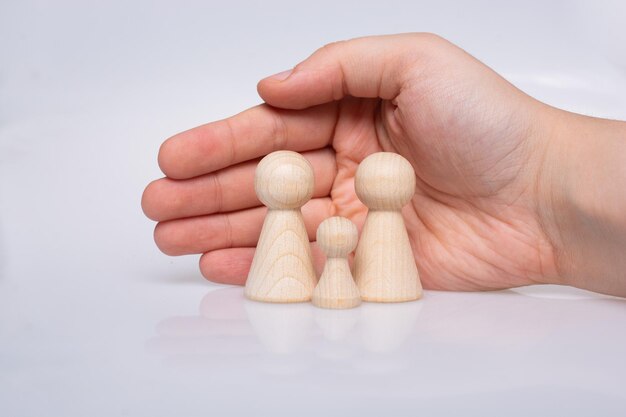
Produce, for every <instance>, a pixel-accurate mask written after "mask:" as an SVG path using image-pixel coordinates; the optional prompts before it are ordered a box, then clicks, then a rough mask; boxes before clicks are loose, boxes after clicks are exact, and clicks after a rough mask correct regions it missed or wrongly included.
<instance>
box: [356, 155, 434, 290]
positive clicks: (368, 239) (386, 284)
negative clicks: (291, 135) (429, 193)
mask: <svg viewBox="0 0 626 417" xmlns="http://www.w3.org/2000/svg"><path fill="white" fill-rule="evenodd" d="M355 190H356V193H357V196H358V197H359V199H360V200H361V201H362V202H363V204H365V205H366V206H367V207H368V209H369V211H368V213H367V217H366V219H365V224H364V225H363V230H362V231H361V239H360V241H359V245H358V246H357V249H356V254H355V259H354V262H355V265H354V278H355V281H356V284H357V286H358V288H359V291H360V293H361V299H363V300H364V301H375V302H401V301H411V300H416V299H418V298H420V297H421V296H422V285H421V283H420V280H419V276H418V272H417V266H416V265H415V255H414V254H413V251H412V249H411V244H410V242H409V236H408V234H407V231H406V226H405V224H404V219H403V218H402V214H401V209H402V207H403V206H404V205H406V204H407V203H408V202H409V201H410V200H411V198H412V197H413V195H414V194H415V171H413V167H412V166H411V164H410V163H409V161H407V160H406V159H404V158H403V157H402V156H400V155H398V154H395V153H390V152H379V153H375V154H372V155H370V156H368V157H367V158H365V159H364V160H363V162H361V164H360V165H359V167H358V169H357V172H356V177H355Z"/></svg>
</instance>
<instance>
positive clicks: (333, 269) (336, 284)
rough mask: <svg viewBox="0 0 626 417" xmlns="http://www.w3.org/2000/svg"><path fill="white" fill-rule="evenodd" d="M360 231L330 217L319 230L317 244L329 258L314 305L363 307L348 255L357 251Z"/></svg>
mask: <svg viewBox="0 0 626 417" xmlns="http://www.w3.org/2000/svg"><path fill="white" fill-rule="evenodd" d="M358 235H359V232H358V230H357V228H356V226H355V225H354V223H352V222H351V221H350V220H348V219H346V218H344V217H330V218H328V219H326V220H324V221H323V222H322V223H321V224H320V225H319V227H318V228H317V244H318V246H319V247H320V248H321V249H322V252H324V254H325V255H326V264H325V265H324V271H323V272H322V276H321V278H320V281H319V283H318V284H317V287H315V291H314V292H313V304H314V305H316V306H317V307H323V308H352V307H356V306H358V305H359V304H361V297H360V296H359V289H358V288H357V286H356V284H355V283H354V279H353V278H352V273H351V272H350V265H349V264H348V254H349V253H350V252H352V251H353V250H354V248H355V247H356V243H357V240H358Z"/></svg>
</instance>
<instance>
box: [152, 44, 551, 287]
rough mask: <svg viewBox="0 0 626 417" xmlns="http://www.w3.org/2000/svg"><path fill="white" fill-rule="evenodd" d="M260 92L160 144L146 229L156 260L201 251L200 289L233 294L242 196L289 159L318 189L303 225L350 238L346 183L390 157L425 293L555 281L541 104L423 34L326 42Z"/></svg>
mask: <svg viewBox="0 0 626 417" xmlns="http://www.w3.org/2000/svg"><path fill="white" fill-rule="evenodd" d="M259 93H260V94H261V96H262V97H263V98H264V99H265V101H266V103H268V104H264V105H261V106H258V107H255V108H252V109H250V110H247V111H245V112H243V113H241V114H239V115H236V116H233V117H232V118H229V119H226V120H222V121H218V122H214V123H210V124H208V125H204V126H201V127H198V128H195V129H192V130H190V131H187V132H184V133H181V134H179V135H176V136H175V137H173V138H171V139H169V140H168V141H166V142H165V143H164V144H163V146H162V148H161V152H160V154H159V163H160V165H161V168H162V169H163V171H164V172H165V174H166V175H167V178H164V179H160V180H157V181H155V182H153V183H151V184H150V185H149V186H148V187H147V189H146V191H145V193H144V197H143V207H144V211H145V212H146V214H147V215H148V216H149V217H150V218H152V219H154V220H157V221H159V222H160V223H159V224H158V225H157V228H156V230H155V240H156V242H157V244H158V246H159V247H160V248H161V250H163V251H164V252H165V253H167V254H171V255H182V254H190V253H203V254H204V255H203V256H202V258H201V261H200V266H201V270H202V273H203V275H204V276H205V277H207V278H209V279H211V280H214V281H219V282H228V283H243V282H245V278H246V276H247V272H248V269H249V267H250V262H251V260H252V256H253V253H254V246H255V245H256V241H257V239H258V236H259V233H260V230H261V226H262V222H263V218H264V214H265V209H264V208H263V207H262V206H261V205H260V202H259V201H258V199H257V198H256V196H255V194H254V190H253V176H254V169H255V167H256V163H257V162H258V159H259V158H260V157H262V156H264V155H266V154H267V153H269V152H272V151H274V150H278V149H289V150H294V151H299V152H302V153H303V155H304V156H305V157H307V159H309V161H310V162H311V164H312V165H313V168H314V171H315V177H316V178H315V179H316V187H315V193H314V198H313V200H311V201H310V202H309V203H307V205H306V206H305V207H304V208H303V213H304V217H305V221H306V223H307V229H308V232H309V236H310V237H311V238H314V236H315V230H316V228H317V225H318V224H319V223H320V222H321V221H322V220H324V219H325V218H326V217H328V216H330V215H341V216H345V217H348V218H350V219H351V220H353V221H354V222H355V223H356V224H357V226H359V228H360V227H361V226H362V224H363V221H364V219H365V214H366V212H367V209H366V207H364V206H363V205H362V203H361V202H360V201H359V200H358V199H357V197H356V194H355V192H354V174H355V172H356V169H357V167H358V164H359V163H360V162H361V161H362V160H363V159H364V158H365V157H366V156H367V155H369V154H371V153H373V152H378V151H390V152H397V153H399V154H401V155H403V156H404V157H405V158H407V159H408V160H409V161H410V162H411V164H412V165H413V167H414V168H415V172H416V175H417V189H416V195H415V197H414V198H413V199H412V201H411V203H410V204H408V205H407V206H406V207H405V208H404V210H403V214H404V217H405V222H406V225H407V229H408V232H409V236H410V239H411V243H412V247H413V250H414V253H415V257H416V261H417V265H418V269H419V272H420V277H421V279H422V283H423V284H424V287H426V288H437V289H456V290H478V289H495V288H508V287H513V286H519V285H525V284H530V283H534V282H545V281H548V280H549V279H550V278H553V277H554V276H555V275H556V260H555V254H554V252H555V251H554V249H553V247H552V245H551V244H550V242H549V239H548V238H547V237H546V233H545V232H544V231H543V229H542V226H541V224H542V222H541V217H540V213H539V211H538V210H539V209H538V205H537V201H538V198H539V197H540V196H539V194H541V193H543V192H544V190H543V189H542V184H541V183H540V181H539V176H538V174H539V172H540V170H541V169H542V166H541V161H542V155H543V153H544V152H545V147H546V146H547V145H546V141H545V135H546V133H545V132H544V131H543V130H542V129H541V126H542V120H541V117H540V116H539V114H540V113H541V114H545V113H546V112H539V109H540V108H544V107H545V106H544V105H543V104H541V103H539V102H537V101H535V100H533V99H532V98H530V97H528V96H526V95H525V94H523V93H522V92H520V91H519V90H517V89H516V88H515V87H513V86H512V85H510V84H509V83H507V82H506V81H505V80H504V79H502V78H501V77H499V76H498V75H497V74H496V73H494V72H493V71H491V70H490V69H489V68H488V67H486V66H484V65H483V64H481V63H480V62H478V61H477V60H475V59H474V58H472V57H471V56H469V55H468V54H466V53H465V52H464V51H462V50H461V49H459V48H457V47H455V46H454V45H452V44H450V43H448V42H446V41H444V40H442V39H440V38H438V37H435V36H432V35H425V34H412V35H396V36H388V37H376V38H362V39H357V40H353V41H348V42H342V43H337V44H331V45H329V46H326V47H324V48H322V49H320V50H318V51H317V52H316V53H315V54H313V55H312V56H311V57H309V58H308V59H307V60H305V61H304V62H303V63H301V64H299V65H298V66H297V67H296V68H295V69H294V71H292V72H291V73H289V74H280V75H278V76H277V77H274V78H268V79H265V80H263V81H262V82H261V83H260V84H259ZM544 110H545V108H544ZM548 113H549V112H548ZM542 117H546V116H542ZM318 255H319V254H318ZM318 261H319V256H318Z"/></svg>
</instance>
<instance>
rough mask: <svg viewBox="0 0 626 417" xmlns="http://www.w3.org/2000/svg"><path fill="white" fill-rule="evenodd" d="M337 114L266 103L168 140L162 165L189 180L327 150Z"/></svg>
mask: <svg viewBox="0 0 626 417" xmlns="http://www.w3.org/2000/svg"><path fill="white" fill-rule="evenodd" d="M337 116H338V105H337V103H328V104H324V105H321V106H316V107H311V108H308V109H306V110H299V111H297V110H284V109H277V108H274V107H270V106H268V105H267V104H262V105H260V106H256V107H253V108H251V109H248V110H246V111H244V112H242V113H239V114H237V115H235V116H232V117H230V118H227V119H223V120H219V121H217V122H213V123H208V124H206V125H202V126H199V127H196V128H193V129H191V130H187V131H185V132H182V133H179V134H177V135H175V136H173V137H171V138H169V139H167V140H166V141H165V142H164V143H163V144H162V145H161V149H160V150H159V166H160V167H161V171H163V173H164V174H165V175H166V176H168V177H170V178H173V179H187V178H192V177H196V176H198V175H203V174H208V173H210V172H213V171H216V170H218V169H222V168H225V167H228V166H230V165H234V164H237V163H240V162H244V161H248V160H250V159H254V158H258V157H260V156H264V155H267V154H268V153H270V152H273V151H277V150H281V149H286V150H291V151H296V152H300V151H307V150H314V149H319V148H323V147H325V146H326V145H328V144H329V143H330V141H331V137H332V134H333V131H334V127H335V123H336V121H337Z"/></svg>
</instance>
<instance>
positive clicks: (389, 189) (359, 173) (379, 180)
mask: <svg viewBox="0 0 626 417" xmlns="http://www.w3.org/2000/svg"><path fill="white" fill-rule="evenodd" d="M354 188H355V190H356V195H357V196H358V197H359V200H361V201H362V202H363V204H365V205H366V206H367V207H368V208H370V209H374V210H399V209H401V208H402V207H403V206H404V205H405V204H406V203H408V202H409V200H411V198H413V195H414V194H415V171H414V170H413V167H412V166H411V163H410V162H409V161H407V160H406V159H404V158H403V157H402V156H400V155H398V154H397V153H392V152H378V153H373V154H371V155H370V156H368V157H367V158H365V159H364V160H363V161H362V162H361V164H360V165H359V168H358V169H357V170H356V176H355V182H354Z"/></svg>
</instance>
